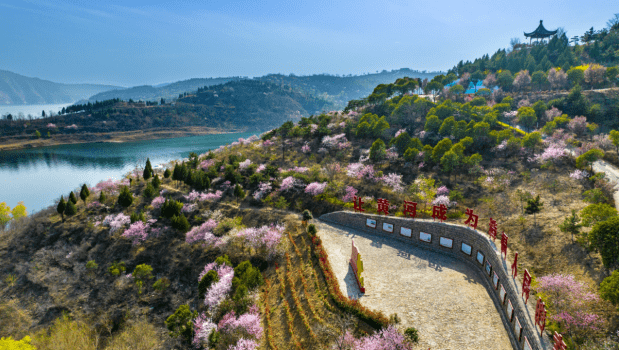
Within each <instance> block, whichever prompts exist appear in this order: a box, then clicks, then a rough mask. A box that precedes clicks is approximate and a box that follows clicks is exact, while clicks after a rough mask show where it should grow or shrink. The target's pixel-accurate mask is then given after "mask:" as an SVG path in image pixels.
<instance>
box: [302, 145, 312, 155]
mask: <svg viewBox="0 0 619 351" xmlns="http://www.w3.org/2000/svg"><path fill="white" fill-rule="evenodd" d="M310 151H311V148H310V146H309V144H308V143H305V145H303V146H302V147H301V152H303V153H304V154H307V153H309V152H310Z"/></svg>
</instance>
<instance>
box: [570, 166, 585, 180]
mask: <svg viewBox="0 0 619 351" xmlns="http://www.w3.org/2000/svg"><path fill="white" fill-rule="evenodd" d="M570 178H572V179H576V180H582V179H586V178H589V172H587V171H582V170H580V169H577V170H575V171H574V172H572V173H570Z"/></svg>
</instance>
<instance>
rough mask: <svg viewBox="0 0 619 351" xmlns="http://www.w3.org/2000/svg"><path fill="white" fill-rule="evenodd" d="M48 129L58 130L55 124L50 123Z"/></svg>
mask: <svg viewBox="0 0 619 351" xmlns="http://www.w3.org/2000/svg"><path fill="white" fill-rule="evenodd" d="M47 128H56V125H55V124H54V123H48V124H47Z"/></svg>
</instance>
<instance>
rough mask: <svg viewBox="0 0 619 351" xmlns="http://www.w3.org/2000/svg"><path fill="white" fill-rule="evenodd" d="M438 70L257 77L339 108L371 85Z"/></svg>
mask: <svg viewBox="0 0 619 351" xmlns="http://www.w3.org/2000/svg"><path fill="white" fill-rule="evenodd" d="M441 73H443V72H425V71H423V72H421V71H417V70H412V69H410V68H401V69H398V70H392V71H386V70H384V71H382V72H380V73H372V74H366V75H359V76H353V75H348V76H333V75H328V74H315V75H312V76H295V75H282V74H269V75H266V76H264V77H260V78H257V79H259V80H261V81H266V82H271V83H275V84H285V85H289V86H292V87H293V88H297V89H300V90H302V91H305V92H307V93H310V94H313V95H317V96H321V97H324V98H325V99H327V100H329V101H330V102H331V103H332V104H333V105H334V107H335V109H338V110H341V109H343V108H344V107H345V106H346V104H347V103H348V101H350V100H353V99H359V98H361V97H364V96H367V95H369V94H370V93H371V92H372V90H373V89H374V87H376V86H377V85H379V84H387V83H393V82H394V81H395V80H396V79H398V78H403V77H409V78H421V79H422V80H423V79H426V78H427V79H428V80H430V79H432V78H433V77H434V76H436V75H438V74H441Z"/></svg>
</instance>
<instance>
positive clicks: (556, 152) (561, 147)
mask: <svg viewBox="0 0 619 351" xmlns="http://www.w3.org/2000/svg"><path fill="white" fill-rule="evenodd" d="M563 156H565V144H562V143H551V144H549V145H548V147H547V148H546V149H545V150H544V152H542V153H541V154H540V155H535V158H534V159H535V160H536V161H541V162H546V161H551V162H555V161H557V160H558V159H560V158H562V157H563Z"/></svg>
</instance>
